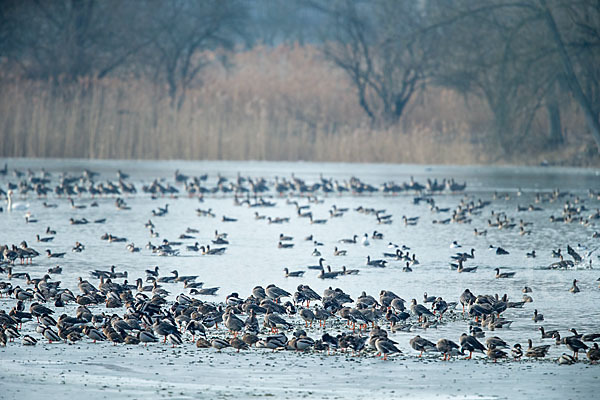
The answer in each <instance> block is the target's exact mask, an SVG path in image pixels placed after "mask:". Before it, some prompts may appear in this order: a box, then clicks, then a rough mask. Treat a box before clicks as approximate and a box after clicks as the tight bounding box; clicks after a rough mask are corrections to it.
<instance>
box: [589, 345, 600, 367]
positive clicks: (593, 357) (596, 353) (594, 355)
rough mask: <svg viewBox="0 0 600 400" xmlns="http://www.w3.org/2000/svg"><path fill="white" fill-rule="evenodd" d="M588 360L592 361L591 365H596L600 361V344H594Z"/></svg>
mask: <svg viewBox="0 0 600 400" xmlns="http://www.w3.org/2000/svg"><path fill="white" fill-rule="evenodd" d="M587 358H588V360H590V363H591V364H596V363H597V362H598V360H600V348H598V343H594V346H593V347H592V348H590V349H589V350H588V352H587Z"/></svg>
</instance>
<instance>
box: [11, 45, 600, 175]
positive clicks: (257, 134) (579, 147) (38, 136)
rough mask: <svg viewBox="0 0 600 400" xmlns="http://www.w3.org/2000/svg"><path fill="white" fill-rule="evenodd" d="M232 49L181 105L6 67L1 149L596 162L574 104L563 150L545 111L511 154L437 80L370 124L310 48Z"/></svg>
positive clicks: (58, 153)
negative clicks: (384, 121) (383, 120)
mask: <svg viewBox="0 0 600 400" xmlns="http://www.w3.org/2000/svg"><path fill="white" fill-rule="evenodd" d="M233 57H234V60H233V61H234V65H235V66H234V67H233V68H230V69H225V68H224V67H220V66H214V67H211V69H210V70H207V71H206V73H205V74H204V76H203V82H202V85H200V84H197V85H196V86H195V87H192V88H190V90H189V91H188V92H187V96H186V100H185V101H184V103H183V105H182V107H181V108H180V109H178V110H177V109H174V108H173V107H171V106H170V100H169V99H168V97H167V96H166V95H165V93H166V92H167V90H166V88H165V87H161V86H157V85H155V84H153V83H151V82H149V81H148V80H144V79H139V78H134V77H120V78H105V79H100V80H97V79H82V80H81V81H80V82H78V83H76V84H69V85H60V84H56V83H54V82H39V81H31V80H26V79H15V78H9V77H7V76H3V77H0V88H1V91H0V115H2V116H3V118H2V120H0V129H1V131H2V140H1V141H0V156H17V157H80V158H121V159H198V160H204V159H211V160H214V159H216V160H222V159H228V160H249V159H255V160H313V161H350V162H391V163H436V164H485V163H501V162H508V163H523V164H534V163H539V162H540V161H541V160H542V159H550V160H552V161H555V162H558V163H561V162H562V163H569V164H590V163H593V164H598V157H597V156H596V155H595V153H594V152H593V151H592V152H591V153H590V152H589V150H588V149H589V148H592V149H593V148H594V146H593V142H592V141H591V139H589V138H588V136H589V135H587V134H586V133H585V129H584V128H583V126H584V125H583V121H582V117H581V115H579V114H578V113H577V110H576V108H574V107H572V108H570V109H568V110H567V111H568V113H567V114H566V115H565V116H563V120H564V122H565V125H566V126H569V127H570V129H568V131H567V132H568V134H567V145H566V146H565V148H564V149H563V150H562V151H561V152H560V153H558V152H555V151H554V152H546V151H544V150H543V148H541V147H540V145H539V143H540V137H542V136H543V135H542V132H544V131H545V129H546V127H545V126H544V119H543V118H542V117H540V118H538V119H536V122H535V124H534V131H537V132H540V133H538V134H537V135H530V137H526V138H522V140H521V141H520V143H519V146H518V148H516V149H515V152H514V154H511V155H509V156H508V157H507V156H506V155H505V154H499V153H498V152H497V150H496V149H497V146H495V145H494V141H493V140H492V138H491V136H490V135H489V134H487V133H486V132H488V131H490V129H489V127H490V122H489V121H490V113H489V110H487V108H486V106H485V105H484V104H482V103H481V102H480V101H478V100H477V99H469V103H468V104H465V101H464V99H463V98H462V97H460V96H458V95H457V94H456V93H454V92H452V91H450V90H443V89H439V88H430V89H428V91H427V92H425V93H422V94H421V95H419V96H418V97H416V98H415V99H414V100H413V101H412V103H411V104H410V106H409V108H408V110H407V111H406V114H405V116H404V117H403V119H402V121H401V123H399V124H398V125H396V126H393V127H389V128H386V129H374V128H372V127H371V126H370V125H369V121H368V120H367V118H366V117H365V115H364V113H363V112H362V111H361V110H360V108H359V107H358V105H357V102H356V96H355V94H354V92H353V89H352V87H351V85H349V83H348V82H347V80H346V78H345V77H344V76H343V75H342V74H341V73H340V71H338V70H336V69H334V68H333V67H331V65H330V64H328V63H327V62H326V61H325V60H323V59H322V58H321V57H320V55H319V53H318V51H317V50H315V49H314V48H312V47H310V46H280V47H277V48H274V49H271V48H262V47H256V48H254V49H252V50H249V51H245V52H240V53H237V54H235V55H234V56H233ZM565 149H566V150H565ZM581 154H584V155H585V157H580V158H581V160H579V161H576V160H577V159H578V158H577V155H581Z"/></svg>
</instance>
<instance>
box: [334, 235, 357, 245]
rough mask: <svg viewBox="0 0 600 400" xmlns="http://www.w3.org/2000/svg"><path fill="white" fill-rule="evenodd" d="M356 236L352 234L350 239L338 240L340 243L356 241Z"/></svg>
mask: <svg viewBox="0 0 600 400" xmlns="http://www.w3.org/2000/svg"><path fill="white" fill-rule="evenodd" d="M357 238H358V235H354V236H353V237H352V239H340V240H339V242H340V243H356V239H357Z"/></svg>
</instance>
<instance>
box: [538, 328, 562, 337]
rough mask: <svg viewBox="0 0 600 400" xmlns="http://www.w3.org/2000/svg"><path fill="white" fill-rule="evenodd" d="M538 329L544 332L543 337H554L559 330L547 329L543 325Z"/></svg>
mask: <svg viewBox="0 0 600 400" xmlns="http://www.w3.org/2000/svg"><path fill="white" fill-rule="evenodd" d="M538 329H539V331H540V332H541V333H542V339H552V338H553V337H554V335H556V334H557V333H558V331H557V330H552V331H545V330H544V327H543V326H540V327H539V328H538Z"/></svg>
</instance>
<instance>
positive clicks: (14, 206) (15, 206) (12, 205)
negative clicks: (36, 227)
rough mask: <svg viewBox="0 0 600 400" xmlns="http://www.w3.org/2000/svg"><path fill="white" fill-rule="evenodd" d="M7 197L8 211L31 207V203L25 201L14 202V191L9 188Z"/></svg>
mask: <svg viewBox="0 0 600 400" xmlns="http://www.w3.org/2000/svg"><path fill="white" fill-rule="evenodd" d="M6 195H7V197H8V200H7V202H8V206H7V207H6V210H7V211H12V210H21V211H22V210H27V209H28V208H29V203H27V204H25V203H13V202H12V196H13V191H12V190H9V191H8V192H7V193H6Z"/></svg>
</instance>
